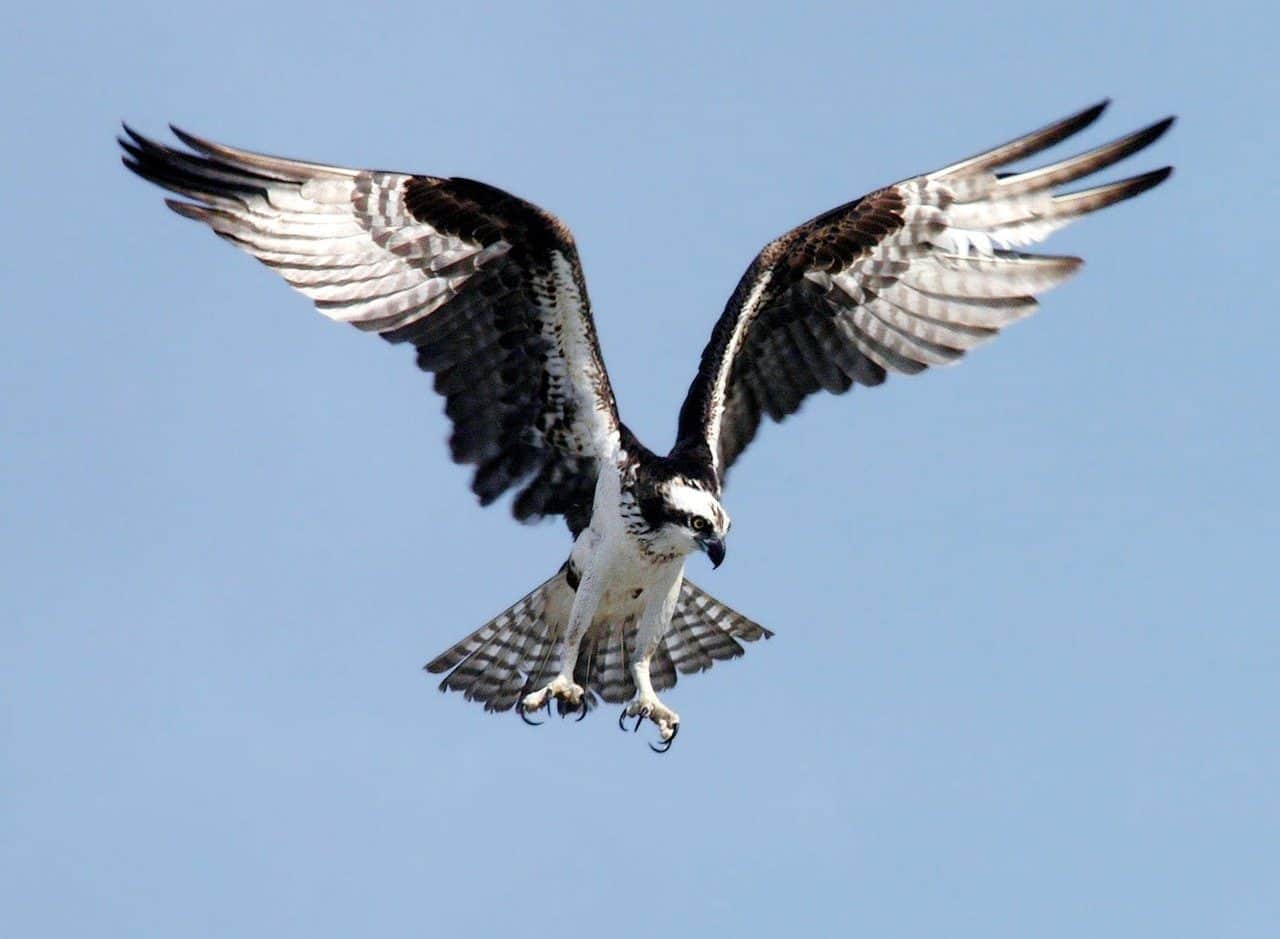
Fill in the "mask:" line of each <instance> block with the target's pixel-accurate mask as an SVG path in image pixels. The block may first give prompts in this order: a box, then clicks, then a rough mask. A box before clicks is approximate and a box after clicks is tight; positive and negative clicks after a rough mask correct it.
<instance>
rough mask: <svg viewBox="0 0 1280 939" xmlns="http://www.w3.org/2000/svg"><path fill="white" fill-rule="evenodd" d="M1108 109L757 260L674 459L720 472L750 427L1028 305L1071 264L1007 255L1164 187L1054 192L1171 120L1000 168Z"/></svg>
mask: <svg viewBox="0 0 1280 939" xmlns="http://www.w3.org/2000/svg"><path fill="white" fill-rule="evenodd" d="M1106 105H1107V102H1105V101H1104V102H1102V103H1101V104H1098V105H1095V106H1094V107H1091V108H1089V109H1087V110H1085V111H1082V112H1080V113H1079V114H1075V115H1073V116H1071V117H1068V118H1066V119H1065V120H1062V121H1059V122H1058V123H1056V124H1051V125H1050V126H1048V127H1045V128H1042V129H1041V130H1038V131H1036V132H1034V133H1031V134H1028V135H1026V136H1025V137H1020V138H1018V139H1017V140H1014V141H1011V142H1009V143H1007V144H1004V145H1003V146H1000V147H997V148H995V149H994V150H989V151H987V152H985V153H982V154H979V155H977V156H974V157H971V158H970V159H967V160H964V161H962V162H960V163H955V164H953V165H951V166H948V167H945V168H943V169H940V170H937V171H936V172H933V173H928V174H926V175H923V176H917V177H914V178H912V179H908V180H904V181H903V182H900V183H897V184H895V185H892V186H888V187H887V188H884V189H880V190H878V191H876V192H873V193H871V194H869V195H866V196H863V197H862V198H861V199H858V200H856V201H854V202H850V203H848V204H847V205H843V206H840V207H839V208H836V209H832V210H831V211H830V212H827V213H825V214H823V215H820V216H818V217H817V218H815V219H812V220H811V221H809V222H806V223H805V224H803V225H801V226H800V227H798V228H796V229H793V230H792V231H790V232H788V233H787V234H785V235H783V236H782V237H781V238H779V239H777V240H776V241H774V242H772V243H771V244H769V245H768V246H766V247H765V249H764V250H763V251H761V252H760V254H759V255H758V256H757V257H756V259H755V261H754V262H753V263H752V264H751V266H750V267H749V268H748V269H747V272H746V274H744V275H743V277H742V280H741V281H740V282H739V283H738V287H737V289H736V290H735V291H734V293H733V296H732V297H731V298H730V300H729V303H728V306H727V307H726V308H725V311H724V313H723V315H722V316H721V317H720V320H719V321H718V322H717V323H716V327H715V330H714V332H713V333H712V335H711V341H710V342H709V343H708V344H707V347H706V349H705V350H704V351H703V353H702V362H701V366H700V368H699V371H698V375H697V377H696V378H695V379H694V381H693V384H692V386H691V387H690V389H689V393H688V396H687V397H686V398H685V402H684V406H683V408H682V409H681V412H680V426H679V432H678V439H677V443H676V447H675V450H674V451H673V452H675V453H677V454H681V455H684V456H687V457H690V458H693V459H695V460H698V461H700V462H702V463H703V464H704V465H710V466H713V467H714V468H715V472H716V478H717V481H718V482H719V483H721V484H722V483H723V480H724V476H725V473H726V471H727V470H728V468H729V467H730V466H731V465H732V464H733V462H734V460H736V459H737V457H738V455H739V454H740V453H742V451H743V450H744V449H745V448H746V447H747V445H748V444H749V443H750V442H751V440H752V438H753V437H754V436H755V434H756V429H757V428H758V427H759V425H760V421H761V416H762V415H764V414H767V415H769V417H771V418H773V419H774V420H775V421H781V420H782V419H783V418H785V417H786V416H787V415H789V414H792V413H794V412H795V411H796V409H797V408H799V407H800V403H801V402H802V401H803V400H804V398H806V397H807V396H808V395H810V394H812V393H813V392H815V391H818V390H820V389H825V390H827V391H831V392H834V393H836V394H841V393H843V392H845V391H848V390H849V389H850V388H851V387H852V386H853V385H854V384H855V383H856V384H862V385H878V384H880V383H881V382H883V381H884V380H885V376H886V374H887V373H888V372H901V373H904V374H907V375H913V374H915V373H917V372H920V371H923V370H924V369H926V368H928V367H929V366H930V365H942V364H946V363H948V362H953V361H955V360H956V359H958V358H960V357H961V356H962V355H964V353H965V352H966V351H967V350H968V349H970V348H972V347H973V346H976V345H978V344H979V343H981V342H983V341H985V340H987V339H990V338H991V337H992V336H994V335H995V334H996V332H997V331H998V330H999V329H1000V328H1001V327H1003V326H1005V325H1007V324H1008V323H1011V322H1013V321H1014V320H1017V319H1021V318H1022V317H1024V316H1026V315H1027V314H1029V313H1031V312H1032V310H1034V309H1035V307H1036V300H1035V294H1037V293H1039V292H1040V291H1042V290H1047V289H1048V288H1050V287H1053V286H1055V285H1057V284H1059V283H1061V282H1062V281H1063V280H1065V279H1066V278H1067V277H1069V276H1070V275H1071V274H1072V273H1074V272H1075V270H1076V269H1077V268H1078V267H1079V266H1080V264H1081V261H1080V259H1078V258H1073V257H1061V256H1052V255H1037V254H1026V253H1023V252H1022V251H1019V250H1018V249H1019V248H1021V247H1023V246H1025V245H1028V244H1031V243H1034V242H1038V241H1041V240H1043V239H1044V238H1046V237H1047V236H1048V235H1049V234H1050V233H1051V232H1053V231H1055V230H1057V229H1058V228H1061V227H1062V226H1064V225H1066V224H1068V223H1069V222H1072V221H1074V220H1075V219H1077V218H1080V217H1081V216H1083V215H1087V214H1088V213H1090V212H1094V211H1096V210H1098V209H1102V208H1105V207H1107V206H1109V205H1112V204H1114V203H1116V202H1121V201H1123V200H1125V199H1129V198H1132V197H1133V196H1136V195H1138V194H1139V193H1141V192H1145V191H1146V190H1148V189H1150V188H1151V187H1152V186H1155V185H1157V184H1158V183H1160V182H1161V181H1163V180H1164V179H1165V178H1166V177H1167V176H1168V175H1169V173H1170V172H1171V170H1170V168H1169V167H1165V168H1163V169H1159V170H1155V171H1153V172H1149V173H1144V174H1142V175H1140V176H1134V177H1132V178H1129V179H1125V180H1121V181H1119V182H1113V183H1108V184H1104V185H1100V186H1095V187H1093V188H1089V189H1083V190H1079V191H1076V192H1069V193H1065V194H1055V193H1054V192H1053V190H1054V189H1055V188H1056V187H1058V186H1061V185H1063V184H1065V183H1070V182H1072V181H1074V180H1077V179H1080V178H1082V177H1084V176H1088V175H1090V174H1091V173H1094V172H1096V171H1098V170H1100V169H1103V168H1105V167H1108V166H1110V165H1111V164H1113V163H1115V162H1117V161H1118V160H1121V159H1123V158H1124V157H1126V156H1129V155H1130V154H1132V153H1135V152H1137V151H1138V150H1141V149H1142V148H1144V147H1146V146H1147V145H1148V144H1150V143H1152V142H1153V141H1154V140H1156V139H1157V138H1158V137H1160V135H1161V134H1163V133H1164V132H1165V131H1166V130H1167V129H1168V128H1169V125H1170V124H1172V123H1173V118H1167V119H1165V120H1163V121H1160V122H1159V123H1156V124H1153V125H1151V126H1150V127H1147V128H1145V129H1144V130H1140V131H1138V132H1137V133H1134V134H1131V135H1129V136H1127V137H1123V138H1121V139H1119V140H1116V141H1113V142H1112V143H1108V144H1106V145H1104V146H1101V147H1098V148H1097V149H1095V150H1091V151H1089V152H1087V153H1083V154H1080V155H1079V156H1075V157H1071V158H1070V159H1066V160H1062V161H1061V162H1058V163H1054V164H1052V165H1049V166H1044V167H1041V168H1039V169H1035V170H1029V171H1026V172H1021V173H1015V174H997V173H996V172H995V170H996V169H997V168H999V167H1002V166H1005V165H1006V164H1008V163H1011V162H1013V161H1014V160H1018V159H1021V158H1023V157H1026V156H1030V155H1032V154H1035V153H1038V152H1040V151H1041V150H1044V149H1046V148H1048V147H1050V146H1052V145H1053V144H1056V143H1058V142H1060V141H1062V140H1064V139H1065V138H1067V137H1069V136H1071V135H1072V134H1075V133H1076V132H1077V131H1079V130H1081V129H1083V128H1085V127H1087V126H1088V125H1089V124H1091V123H1093V121H1094V120H1096V119H1097V117H1098V116H1099V115H1100V114H1101V113H1102V111H1103V109H1104V108H1105V107H1106Z"/></svg>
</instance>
